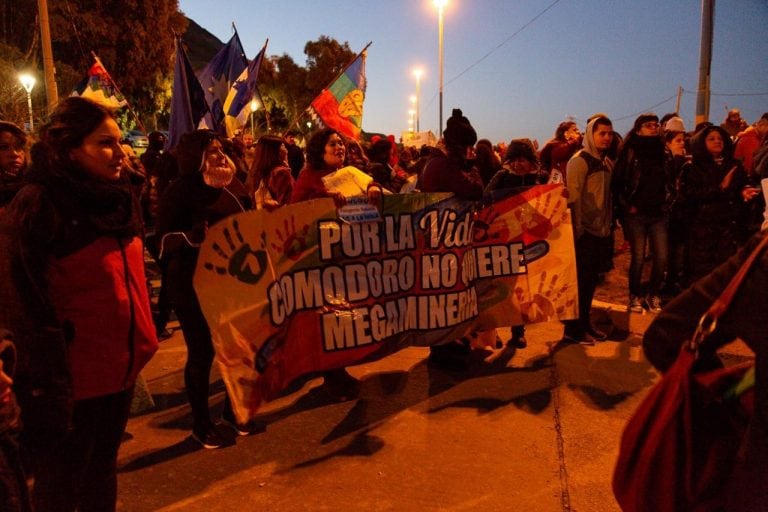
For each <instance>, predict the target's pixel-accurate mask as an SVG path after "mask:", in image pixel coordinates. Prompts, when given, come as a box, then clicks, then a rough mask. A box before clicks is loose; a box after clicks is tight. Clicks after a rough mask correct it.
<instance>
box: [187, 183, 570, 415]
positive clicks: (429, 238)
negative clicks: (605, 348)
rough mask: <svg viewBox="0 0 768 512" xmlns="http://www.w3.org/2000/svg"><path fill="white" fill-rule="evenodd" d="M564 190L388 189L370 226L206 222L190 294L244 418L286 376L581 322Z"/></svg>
mask: <svg viewBox="0 0 768 512" xmlns="http://www.w3.org/2000/svg"><path fill="white" fill-rule="evenodd" d="M562 194H563V187H562V186H561V185H541V186H537V187H531V188H529V189H527V190H524V191H522V192H518V193H510V192H509V191H502V192H501V193H495V194H494V195H492V196H488V197H486V198H485V199H484V200H483V201H481V202H471V201H464V200H459V199H456V198H455V197H453V196H452V195H451V194H395V195H390V196H385V197H384V198H383V201H382V211H381V217H380V220H378V221H375V222H349V221H347V220H345V219H343V218H340V217H339V216H338V214H337V211H336V208H335V206H334V203H333V201H332V200H331V199H317V200H312V201H306V202H302V203H297V204H294V205H288V206H283V207H281V208H278V209H277V210H275V211H272V212H267V211H265V210H258V211H251V212H246V213H243V214H238V215H234V216H232V217H229V218H227V219H225V220H224V221H222V222H220V223H219V224H217V225H215V226H213V227H211V228H210V229H209V231H208V234H207V236H206V241H205V243H204V244H203V246H202V248H201V251H200V257H199V261H198V267H197V271H196V274H195V289H196V291H197V294H198V297H199V299H200V304H201V306H202V308H203V311H204V313H205V316H206V319H207V320H208V324H209V325H210V328H211V333H212V336H213V341H214V346H215V349H216V358H217V361H218V364H219V366H220V369H221V373H222V376H223V378H224V381H225V383H226V386H227V390H228V392H229V394H230V398H231V399H232V403H233V406H234V409H235V413H236V415H237V417H238V419H239V420H240V421H245V420H247V419H250V418H251V417H253V415H254V414H255V413H256V411H257V410H258V407H259V404H261V403H262V402H263V401H264V400H267V399H269V398H270V397H273V396H275V395H276V394H277V393H279V392H280V391H281V390H282V389H284V388H285V386H287V385H288V384H289V383H290V382H291V381H292V380H294V379H295V378H297V377H299V376H301V375H303V374H307V373H310V372H317V371H323V370H328V369H332V368H340V367H345V366H349V365H354V364H358V363H360V362H363V361H368V360H373V359H378V358H381V357H383V356H385V355H387V354H390V353H392V352H394V351H396V350H399V349H401V348H404V347H407V346H412V345H418V346H428V345H431V344H439V343H445V342H448V341H450V340H454V339H457V338H460V337H461V336H464V335H465V334H467V333H469V332H472V331H476V330H479V329H488V328H492V327H502V326H509V325H518V324H523V323H534V322H543V321H549V320H554V319H561V320H563V319H569V318H575V317H576V316H577V311H578V310H577V306H578V304H577V286H576V264H575V257H574V249H573V234H572V233H573V232H572V227H571V220H570V213H569V210H568V209H567V206H566V201H565V199H564V197H563V195H562Z"/></svg>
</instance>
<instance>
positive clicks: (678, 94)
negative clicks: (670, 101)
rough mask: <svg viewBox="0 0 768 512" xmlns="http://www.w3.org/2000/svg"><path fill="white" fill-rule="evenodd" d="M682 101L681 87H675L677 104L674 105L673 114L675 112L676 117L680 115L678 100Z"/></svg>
mask: <svg viewBox="0 0 768 512" xmlns="http://www.w3.org/2000/svg"><path fill="white" fill-rule="evenodd" d="M682 99H683V86H682V85H678V86H677V103H675V112H677V115H680V100H682Z"/></svg>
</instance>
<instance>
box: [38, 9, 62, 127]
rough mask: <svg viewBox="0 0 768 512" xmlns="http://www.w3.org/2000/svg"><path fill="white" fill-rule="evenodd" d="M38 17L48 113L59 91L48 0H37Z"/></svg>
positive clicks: (55, 101)
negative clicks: (52, 47)
mask: <svg viewBox="0 0 768 512" xmlns="http://www.w3.org/2000/svg"><path fill="white" fill-rule="evenodd" d="M37 10H38V13H39V16H38V17H39V18H40V43H41V45H40V46H42V48H43V75H44V76H45V96H46V99H47V100H48V113H49V114H50V113H51V112H53V109H54V108H56V105H58V103H59V91H58V89H57V88H56V77H55V75H56V69H55V68H56V66H55V64H54V62H53V50H52V49H51V29H50V26H49V23H48V0H37Z"/></svg>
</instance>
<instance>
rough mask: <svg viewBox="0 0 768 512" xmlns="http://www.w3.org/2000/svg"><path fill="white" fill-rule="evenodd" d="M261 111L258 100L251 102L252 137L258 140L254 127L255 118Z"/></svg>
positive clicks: (254, 99)
mask: <svg viewBox="0 0 768 512" xmlns="http://www.w3.org/2000/svg"><path fill="white" fill-rule="evenodd" d="M257 110H259V102H258V101H256V98H253V99H252V100H251V137H253V139H254V140H256V130H255V128H254V126H253V118H254V117H256V111H257Z"/></svg>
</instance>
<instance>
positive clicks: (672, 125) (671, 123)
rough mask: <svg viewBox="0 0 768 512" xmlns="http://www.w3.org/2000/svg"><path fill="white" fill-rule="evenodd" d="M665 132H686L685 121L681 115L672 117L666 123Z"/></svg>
mask: <svg viewBox="0 0 768 512" xmlns="http://www.w3.org/2000/svg"><path fill="white" fill-rule="evenodd" d="M664 131H665V132H685V123H684V122H683V119H682V118H680V117H677V116H675V117H670V118H669V119H667V122H666V123H664Z"/></svg>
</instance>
